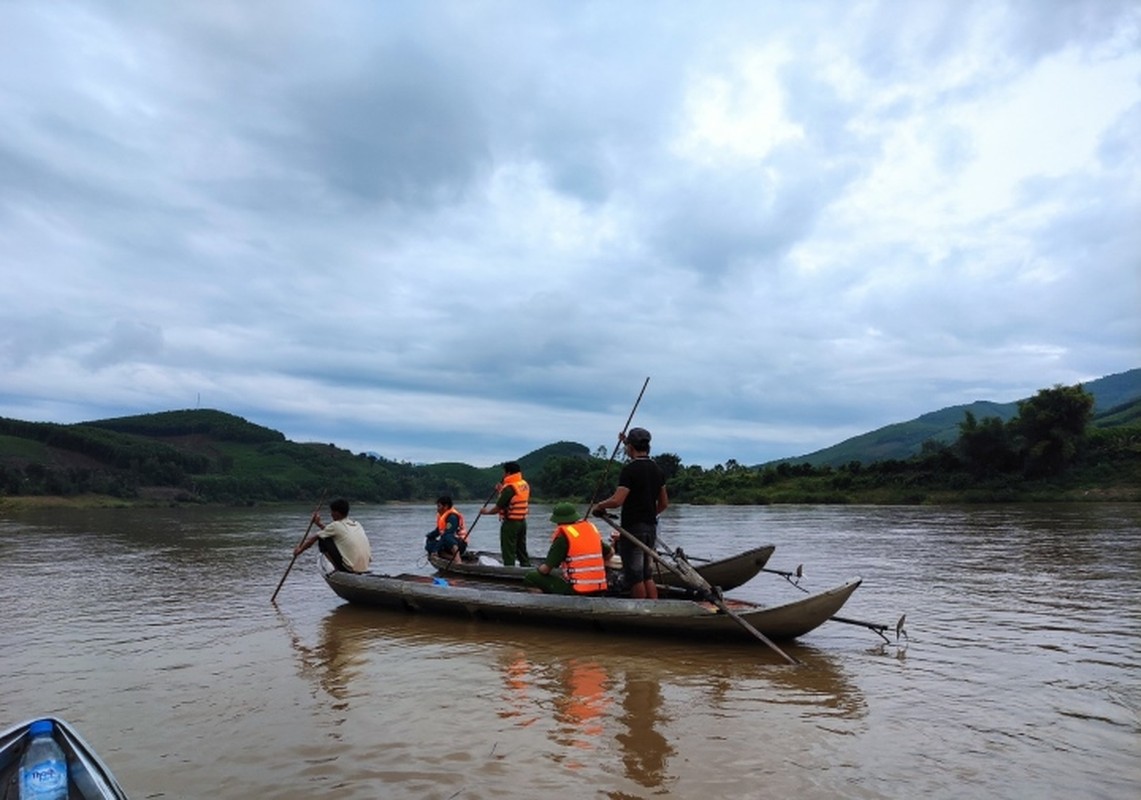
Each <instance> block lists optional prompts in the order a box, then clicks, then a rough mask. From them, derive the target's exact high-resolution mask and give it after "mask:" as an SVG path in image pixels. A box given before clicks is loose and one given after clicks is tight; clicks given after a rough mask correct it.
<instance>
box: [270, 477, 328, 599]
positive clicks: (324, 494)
mask: <svg viewBox="0 0 1141 800" xmlns="http://www.w3.org/2000/svg"><path fill="white" fill-rule="evenodd" d="M328 494H329V490H328V489H326V490H325V491H324V492H323V493H322V494H321V499H320V500H318V501H317V507H316V508H314V509H313V513H312V514H310V515H309V527H307V528H306V529H305V533H303V534H301V541H299V542H298V543H297V546H298V547H300V546H301V545H302V544H303V543H304V542H305V539H306V538H308V536H309V531H311V530H313V517H315V516H317V512H318V511H320V510H321V507H322V506H323V505H325V497H326V495H328ZM293 549H294V550H296V549H297V547H294V548H293ZM296 560H297V554H296V553H294V554H293V558H292V559H290V561H289V566H288V567H286V568H285V574H284V575H282V576H281V580H280V581H278V582H277V588H276V589H274V590H273V596H271V597H270V598H269V602H271V603H272V602H274V601H275V600H277V593H278V592H280V591H281V587H282V586H283V585H284V584H285V579H286V578H287V577H288V576H289V570H291V569H293V562H295V561H296Z"/></svg>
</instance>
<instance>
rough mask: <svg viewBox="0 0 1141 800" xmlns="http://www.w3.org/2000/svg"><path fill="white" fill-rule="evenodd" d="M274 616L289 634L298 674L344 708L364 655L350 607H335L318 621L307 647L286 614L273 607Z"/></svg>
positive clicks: (334, 703) (346, 705) (347, 702)
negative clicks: (314, 638) (315, 636)
mask: <svg viewBox="0 0 1141 800" xmlns="http://www.w3.org/2000/svg"><path fill="white" fill-rule="evenodd" d="M274 608H275V611H276V612H277V616H278V619H280V620H281V622H282V625H283V627H284V628H285V630H286V632H287V633H288V635H289V643H290V645H291V646H292V647H293V651H294V653H296V654H297V665H298V674H300V675H301V677H302V678H304V679H306V680H307V681H311V682H314V683H315V684H316V686H317V687H318V688H319V689H320V690H321V691H323V692H325V693H326V694H327V695H329V697H331V698H332V700H333V703H332V707H333V708H334V709H336V710H338V711H348V709H349V699H350V697H351V696H352V692H351V690H350V687H351V685H352V684H353V682H354V681H355V680H357V679H358V677H359V676H360V675H361V673H362V669H363V667H364V665H365V664H366V663H367V657H366V656H365V655H364V653H363V652H362V651H363V647H362V643H363V641H364V639H363V638H362V632H363V629H362V628H361V627H360V626H359V625H357V624H355V620H354V619H353V618H352V614H351V613H347V612H350V611H351V609H348V608H347V607H342V608H341V609H337V610H336V611H334V612H333V613H332V614H330V615H329V616H327V617H325V619H323V620H322V621H321V624H320V628H319V636H318V643H317V645H316V646H311V645H308V644H306V643H305V640H304V638H303V637H302V636H301V634H300V633H299V632H298V631H297V629H296V628H295V626H294V625H293V623H292V622H291V621H290V619H289V617H288V616H286V615H285V614H284V613H283V612H282V611H281V609H280V608H277V607H276V606H275V607H274Z"/></svg>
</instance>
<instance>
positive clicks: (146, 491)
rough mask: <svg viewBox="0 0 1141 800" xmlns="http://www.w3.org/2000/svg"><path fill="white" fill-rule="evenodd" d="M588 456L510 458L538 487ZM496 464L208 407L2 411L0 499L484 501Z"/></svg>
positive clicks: (496, 476)
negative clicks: (49, 418)
mask: <svg viewBox="0 0 1141 800" xmlns="http://www.w3.org/2000/svg"><path fill="white" fill-rule="evenodd" d="M566 456H570V457H573V458H588V457H589V453H588V451H587V449H586V448H585V447H584V446H582V445H580V444H576V443H573V442H557V443H555V444H550V445H547V446H545V447H543V448H540V449H539V450H536V451H534V452H532V453H528V454H526V455H523V456H520V457H519V458H518V459H517V460H518V461H519V463H520V465H521V466H522V467H523V470H524V474H525V475H528V478H529V480H531V483H532V485H533V486H534V489H535V492H536V494H538V493H539V492H541V491H542V487H541V485H537V484H536V483H535V480H534V478H532V477H531V475H532V474H533V475H536V476H537V475H539V473H540V472H541V470H542V466H543V464H544V463H546V461H547V460H548V459H550V458H556V457H566ZM502 477H503V470H502V467H500V466H497V467H484V468H479V467H472V466H470V465H468V464H459V463H439V464H426V465H413V464H408V463H403V462H395V461H389V460H387V459H385V458H382V457H379V456H377V455H375V454H363V453H362V454H355V455H354V454H353V453H351V452H349V451H348V450H343V449H341V448H338V447H336V446H334V445H330V444H309V443H306V444H299V443H297V442H291V441H288V440H287V439H286V438H285V436H284V435H283V434H282V433H280V432H278V431H275V430H272V429H270V428H266V427H263V426H261V425H256V424H254V423H251V422H249V421H247V420H245V419H243V418H241V417H238V416H235V415H233V414H227V413H225V412H222V411H216V410H213V409H195V410H182V411H166V412H162V413H157V414H142V415H138V416H131V417H116V418H113V419H101V420H94V421H92V422H85V423H80V424H75V425H60V424H56V423H47V422H23V421H21V420H15V419H5V418H0V496H3V495H9V496H23V495H61V496H71V495H77V494H99V495H108V496H111V497H119V498H123V499H139V498H142V499H148V500H152V501H153V500H169V501H171V502H196V501H198V502H224V503H251V502H263V501H280V500H298V501H302V500H304V501H308V500H312V498H313V497H317V496H320V495H321V494H323V493H324V492H325V491H326V490H328V491H332V492H336V493H339V494H345V495H346V496H350V497H353V498H355V499H356V500H359V501H364V502H387V501H393V500H395V501H410V500H421V501H422V500H428V499H432V498H435V497H437V496H439V495H441V494H450V495H451V496H452V497H454V498H455V499H456V500H458V501H471V500H484V499H486V498H487V496H488V495H489V493H490V492H491V490H492V489H493V488H494V487H495V485H496V484H497V483H498V482H499V481H500V480H501V479H502Z"/></svg>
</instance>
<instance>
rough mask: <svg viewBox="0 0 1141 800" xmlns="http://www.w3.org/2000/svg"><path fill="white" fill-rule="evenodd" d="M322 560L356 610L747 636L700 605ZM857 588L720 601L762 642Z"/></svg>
mask: <svg viewBox="0 0 1141 800" xmlns="http://www.w3.org/2000/svg"><path fill="white" fill-rule="evenodd" d="M321 563H322V567H323V570H322V571H323V574H324V577H325V581H326V582H327V583H328V584H329V586H330V588H332V590H333V591H334V592H336V593H337V595H339V596H340V597H342V598H343V599H345V600H347V601H349V602H350V603H358V604H361V605H368V606H377V607H380V608H390V609H395V610H403V611H413V612H423V613H426V614H446V615H452V616H460V617H467V618H474V619H480V620H493V621H498V622H524V623H532V624H539V625H544V626H546V627H549V628H587V629H593V630H597V631H602V632H621V633H628V634H629V633H632V634H657V635H664V636H669V637H672V638H678V637H682V638H684V637H691V638H707V639H723V640H733V641H740V640H742V639H749V638H751V634H750V633H749V632H748V631H746V630H745V628H744V626H742V625H740V623H739V622H737V621H736V620H734V618H733V617H732V616H730V615H728V614H725V613H723V612H721V611H719V610H718V608H717V607H716V606H715V605H714V604H713V603H710V602H707V601H701V600H683V599H658V600H635V599H633V598H629V597H583V596H575V595H557V594H540V593H536V592H531V591H528V590H527V588H525V587H524V586H522V585H521V584H508V583H494V582H489V581H486V580H471V579H467V578H460V577H439V576H436V577H433V576H427V575H408V574H403V575H380V574H377V573H372V572H365V573H361V574H355V573H350V572H339V571H332V570H329V569H328V567H327V565H326V564H325V562H324V560H322V562H321ZM859 585H860V579H859V578H853V579H851V580H849V581H846V582H845V583H842V584H840V585H839V586H836V587H835V588H833V589H829V590H828V591H824V592H820V593H818V594H812V595H807V596H805V597H804V598H802V599H797V600H795V601H793V602H790V603H784V604H782V605H777V606H761V605H758V604H756V603H749V602H745V601H742V600H736V599H731V598H724V602H725V604H726V607H728V608H729V609H730V610H731V611H732V612H733V614H735V615H736V616H737V617H739V618H741V619H744V620H745V621H747V622H748V623H749V624H750V625H752V626H753V627H754V628H755V629H756V630H758V631H760V632H761V633H762V634H764V635H765V636H767V637H768V638H770V639H795V638H796V637H798V636H803V635H804V634H806V633H808V632H809V631H811V630H814V629H815V628H818V627H819V626H820V625H822V624H824V623H825V622H827V621H828V618H829V617H831V616H832V615H833V614H835V613H836V612H837V611H839V610H840V608H841V607H842V606H843V605H844V603H846V602H847V600H848V598H849V597H851V595H852V592H854V591H856V588H857V587H858V586H859Z"/></svg>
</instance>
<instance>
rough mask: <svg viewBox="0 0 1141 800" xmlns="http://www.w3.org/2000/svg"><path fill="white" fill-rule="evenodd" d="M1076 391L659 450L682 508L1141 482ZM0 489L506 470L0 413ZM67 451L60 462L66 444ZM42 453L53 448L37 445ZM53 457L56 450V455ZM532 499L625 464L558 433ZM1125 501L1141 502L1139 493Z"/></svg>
mask: <svg viewBox="0 0 1141 800" xmlns="http://www.w3.org/2000/svg"><path fill="white" fill-rule="evenodd" d="M1093 406H1094V399H1093V397H1092V396H1091V395H1090V394H1089V393H1088V392H1086V391H1085V390H1084V389H1083V388H1082V387H1081V386H1080V385H1078V386H1070V387H1063V386H1055V387H1053V388H1051V389H1043V390H1041V391H1039V392H1038V393H1037V394H1036V395H1035V396H1034V397H1032V398H1030V399H1028V400H1026V401H1023V402H1022V403H1020V404H1019V409H1018V413H1017V415H1016V416H1015V417H1013V418H1012V419H1010V420H1009V421H1005V422H1004V421H1003V420H1001V419H999V418H997V417H989V418H983V419H976V418H975V416H974V415H972V414H971V413H969V412H968V413H966V415H965V418H964V420H963V422H962V423H961V424H960V426H959V435H958V438H957V439H956V440H955V441H954V442H951V443H942V442H939V441H934V440H932V441H928V442H927V443H925V444H924V446H923V448H922V450H921V452H919V453H918V454H917V455H916V456H914V457H912V458H910V459H906V460H903V459H889V460H882V461H875V462H872V463H868V464H863V463H861V462H859V461H851V462H849V463H847V464H844V465H842V466H839V467H831V466H819V467H817V466H813V465H812V464H809V463H793V462H781V463H777V464H772V465H767V466H760V467H749V466H745V465H742V464H739V463H738V462H736V461H735V460H732V459H731V460H729V461H727V462H726V463H725V464H723V465H717V466H714V467H713V468H711V469H705V468H702V467H700V466H687V465H685V464H684V463H683V461H682V459H681V458H680V457H679V456H678V455H677V454H676V453H668V452H667V453H662V454H658V455H655V456H654V460H655V461H656V462H657V463H658V464H659V466H661V468H662V470H663V472H664V473H665V474H666V478H667V481H668V487H669V492H670V496H671V498H672V499H673V500H674V501H675V502H681V503H717V504H723V503H737V504H758V503H789V502H804V503H820V502H829V503H842V502H924V501H927V500H932V499H936V498H940V497H944V498H946V497H948V496H952V497H953V496H956V495H957V497H958V499H978V500H1011V499H1020V498H1022V497H1025V496H1027V493H1028V492H1030V493H1033V492H1039V493H1042V494H1044V495H1045V496H1046V497H1049V496H1050V495H1051V493H1057V492H1058V491H1060V490H1064V489H1066V488H1067V487H1070V488H1072V487H1074V486H1078V485H1080V484H1082V483H1083V482H1084V483H1086V484H1089V485H1091V486H1100V485H1113V484H1122V483H1125V484H1128V482H1129V481H1130V480H1133V485H1134V486H1138V485H1141V476H1139V475H1138V472H1139V464H1141V425H1139V424H1138V422H1137V421H1136V420H1135V419H1133V420H1132V421H1129V420H1128V419H1127V420H1126V424H1119V425H1116V426H1114V427H1105V428H1100V427H1099V428H1092V429H1091V426H1090V421H1091V414H1092V410H1093ZM0 445H5V446H4V447H3V449H0V452H3V453H5V457H4V458H3V459H2V460H0V495H37V494H41V495H61V496H68V495H77V494H100V495H109V496H112V497H118V498H123V499H128V500H130V499H136V498H139V497H142V496H144V495H145V494H146V492H147V490H148V488H150V489H154V487H162V488H164V489H165V490H166V495H165V496H166V497H168V498H170V499H172V500H173V501H176V502H216V503H236V504H248V503H253V502H272V501H310V500H311V499H312V498H313V497H315V496H318V495H320V494H321V493H323V492H325V491H331V492H334V493H337V494H343V495H345V496H347V497H351V498H353V499H354V500H355V501H359V502H373V503H383V502H391V501H408V502H423V501H431V500H434V499H435V498H436V497H437V496H438V495H440V494H449V495H451V496H452V497H453V498H455V499H456V501H457V502H465V501H466V502H471V501H476V502H481V501H482V500H484V499H485V498H486V496H487V494H488V491H489V490H490V489H491V488H492V487H493V486H494V484H495V481H496V480H497V479H498V476H499V475H500V474H501V473H500V472H499V470H498V469H495V468H487V469H478V468H474V467H469V466H467V465H462V464H439V465H413V464H410V463H406V462H396V461H390V460H387V459H384V458H380V457H378V456H375V455H372V454H359V455H353V454H352V453H349V452H348V451H347V450H343V449H340V448H337V447H335V446H334V445H332V444H329V445H322V444H297V443H293V442H289V441H287V440H285V437H284V436H282V435H281V434H279V433H278V432H276V431H272V430H270V429H268V428H262V427H260V426H256V425H251V424H250V423H247V422H246V421H245V420H242V419H241V418H240V417H234V416H232V415H229V414H224V413H222V412H216V411H188V412H166V413H164V414H154V415H144V416H142V417H132V418H123V419H120V420H107V421H103V422H99V423H92V424H83V425H55V424H50V423H24V422H19V421H17V420H4V419H0ZM61 453H64V454H67V456H68V458H66V459H62V460H61V459H60V457H59V454H61ZM45 454H49V455H45ZM52 454H54V455H52ZM521 461H522V463H523V464H524V474H525V475H526V477H527V478H528V480H529V481H530V482H531V484H532V487H533V493H534V496H535V497H536V498H543V499H546V500H550V501H555V500H572V501H574V502H578V503H583V504H585V503H587V502H589V501H591V500H592V499H597V498H599V497H604V496H606V495H608V494H609V493H610V492H612V491H613V488H614V484H615V481H616V479H617V475H618V471H619V469H620V464H618V463H616V462H614V461H613V460H612V459H610V458H607V453H606V448H605V447H600V448H598V449H597V450H595V451H594V452H593V453H591V452H589V451H588V450H587V449H586V448H585V447H583V446H582V445H578V444H574V443H568V442H560V443H556V444H555V445H549V446H547V447H545V448H543V449H542V450H540V451H536V452H535V453H533V454H531V455H529V456H526V457H524V458H523V459H521ZM1132 499H1141V497H1134V498H1132Z"/></svg>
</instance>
